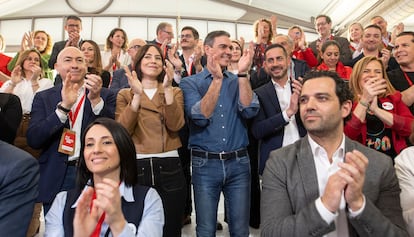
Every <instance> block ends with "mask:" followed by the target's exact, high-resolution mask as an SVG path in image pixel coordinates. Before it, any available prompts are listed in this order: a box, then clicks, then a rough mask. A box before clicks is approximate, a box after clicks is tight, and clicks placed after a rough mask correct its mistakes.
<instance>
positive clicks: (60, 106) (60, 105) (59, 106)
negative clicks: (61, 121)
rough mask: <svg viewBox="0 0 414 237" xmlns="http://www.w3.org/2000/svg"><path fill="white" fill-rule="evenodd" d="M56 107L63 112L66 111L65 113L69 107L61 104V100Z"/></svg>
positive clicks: (68, 110)
mask: <svg viewBox="0 0 414 237" xmlns="http://www.w3.org/2000/svg"><path fill="white" fill-rule="evenodd" d="M57 109H58V110H60V111H62V112H64V113H66V114H67V113H69V112H70V109H67V108H65V107H63V106H62V102H59V103H58V104H57Z"/></svg>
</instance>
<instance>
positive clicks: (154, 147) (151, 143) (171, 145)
mask: <svg viewBox="0 0 414 237" xmlns="http://www.w3.org/2000/svg"><path fill="white" fill-rule="evenodd" d="M173 92H174V102H173V103H172V104H171V105H165V97H164V89H163V86H162V84H161V83H159V84H158V90H157V91H156V92H155V95H154V97H153V98H152V100H150V99H149V98H148V96H147V95H146V94H145V93H142V95H141V98H140V107H139V108H138V112H134V111H133V110H132V109H131V105H130V104H131V101H132V97H133V93H132V92H131V89H130V88H126V89H122V90H120V91H119V93H118V96H117V99H116V111H115V119H116V121H118V122H120V123H121V124H122V125H123V126H124V127H125V128H126V129H127V130H128V132H129V134H130V135H131V137H132V140H133V141H134V144H135V148H136V150H137V153H140V154H150V153H162V152H167V151H172V150H175V149H177V148H179V147H181V141H180V137H179V136H178V131H179V130H180V129H181V128H182V127H183V126H184V122H185V120H184V108H183V107H184V99H183V93H182V91H181V89H180V88H178V87H173Z"/></svg>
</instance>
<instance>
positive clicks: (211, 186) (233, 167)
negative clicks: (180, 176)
mask: <svg viewBox="0 0 414 237" xmlns="http://www.w3.org/2000/svg"><path fill="white" fill-rule="evenodd" d="M192 183H193V188H194V204H195V210H196V222H197V227H196V232H197V236H198V237H214V236H216V223H217V206H218V203H219V200H220V193H221V192H223V194H224V201H225V207H226V212H227V223H228V224H229V232H230V236H232V237H247V236H249V215H250V214H249V213H250V162H249V157H248V156H244V157H236V158H233V159H229V160H219V159H207V158H201V157H197V156H192Z"/></svg>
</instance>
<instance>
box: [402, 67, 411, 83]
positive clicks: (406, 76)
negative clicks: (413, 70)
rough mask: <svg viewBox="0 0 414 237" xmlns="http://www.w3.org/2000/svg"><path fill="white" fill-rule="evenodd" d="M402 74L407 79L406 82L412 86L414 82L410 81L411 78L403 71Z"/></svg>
mask: <svg viewBox="0 0 414 237" xmlns="http://www.w3.org/2000/svg"><path fill="white" fill-rule="evenodd" d="M402 72H403V73H404V77H405V80H407V82H408V85H410V86H412V85H413V82H412V81H411V80H410V77H409V76H408V74H407V73H406V72H404V71H402Z"/></svg>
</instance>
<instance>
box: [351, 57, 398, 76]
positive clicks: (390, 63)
mask: <svg viewBox="0 0 414 237" xmlns="http://www.w3.org/2000/svg"><path fill="white" fill-rule="evenodd" d="M363 57H365V55H364V53H361V54H360V55H358V57H356V58H354V59H352V60H351V64H350V65H349V66H350V67H354V65H355V64H356V63H357V62H358V61H359V60H360V59H362V58H363ZM397 68H400V65H399V64H398V63H397V60H395V58H394V57H390V60H388V67H387V68H386V69H387V72H388V71H392V70H394V69H397Z"/></svg>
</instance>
